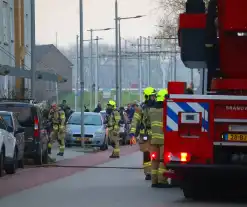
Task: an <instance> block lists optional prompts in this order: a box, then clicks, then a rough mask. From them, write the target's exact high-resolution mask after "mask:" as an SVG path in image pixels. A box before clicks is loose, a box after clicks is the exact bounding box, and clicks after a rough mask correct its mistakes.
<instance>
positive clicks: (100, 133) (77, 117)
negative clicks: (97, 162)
mask: <svg viewBox="0 0 247 207" xmlns="http://www.w3.org/2000/svg"><path fill="white" fill-rule="evenodd" d="M84 128H85V133H84V137H83V139H84V141H85V144H86V145H90V146H92V147H100V149H101V150H107V149H108V139H107V137H106V130H105V126H104V123H103V118H102V116H101V115H100V114H99V113H94V112H85V113H84ZM66 130H67V133H66V146H67V147H70V146H72V145H78V146H79V145H81V141H82V137H81V113H80V112H74V113H73V114H72V115H71V116H70V118H69V120H68V122H67V127H66Z"/></svg>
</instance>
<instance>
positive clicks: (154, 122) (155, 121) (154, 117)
mask: <svg viewBox="0 0 247 207" xmlns="http://www.w3.org/2000/svg"><path fill="white" fill-rule="evenodd" d="M149 116H150V121H151V131H152V136H151V137H152V138H151V144H158V145H163V144H164V132H163V109H162V108H158V109H157V108H151V109H150V111H149Z"/></svg>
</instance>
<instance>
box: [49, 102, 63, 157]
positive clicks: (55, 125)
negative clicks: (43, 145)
mask: <svg viewBox="0 0 247 207" xmlns="http://www.w3.org/2000/svg"><path fill="white" fill-rule="evenodd" d="M48 118H49V120H50V121H51V124H52V132H51V134H50V139H51V141H50V143H49V146H48V147H49V148H50V149H51V148H52V144H51V143H52V142H54V140H56V139H57V141H58V143H59V152H58V154H57V155H58V156H63V155H64V149H65V143H64V139H65V120H66V117H65V112H64V111H63V110H62V109H61V108H60V107H58V106H57V104H52V108H51V110H50V112H49V117H48Z"/></svg>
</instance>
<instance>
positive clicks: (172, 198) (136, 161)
mask: <svg viewBox="0 0 247 207" xmlns="http://www.w3.org/2000/svg"><path fill="white" fill-rule="evenodd" d="M99 155H100V154H99ZM140 163H141V154H140V153H139V152H135V153H133V154H130V155H127V156H124V157H121V158H120V159H119V160H113V161H110V162H107V163H104V164H102V165H98V166H102V167H104V166H115V167H118V166H121V167H122V166H125V167H129V166H132V167H140ZM60 170H63V169H61V168H60ZM30 179H32V178H30ZM0 188H4V186H2V185H1V184H0ZM246 205H247V203H236V202H224V201H222V200H221V201H217V202H216V201H214V202H209V201H198V202H195V201H188V200H185V199H184V198H183V195H182V192H181V191H180V189H178V188H174V189H152V188H151V187H150V181H145V180H144V179H143V173H142V172H141V170H120V169H88V170H85V171H80V172H76V174H73V175H70V176H67V177H63V178H60V179H58V180H55V181H50V182H48V183H45V184H42V185H39V186H36V187H33V188H31V189H28V190H23V191H21V192H18V193H16V194H12V195H9V196H7V197H3V198H1V199H0V206H3V207H13V206H18V207H34V206H35V207H44V206H51V207H68V206H69V207H82V206H88V207H91V206H92V207H109V206H114V207H126V206H127V207H194V206H203V207H207V206H210V207H221V206H222V207H223V206H224V207H226V206H231V207H237V206H246Z"/></svg>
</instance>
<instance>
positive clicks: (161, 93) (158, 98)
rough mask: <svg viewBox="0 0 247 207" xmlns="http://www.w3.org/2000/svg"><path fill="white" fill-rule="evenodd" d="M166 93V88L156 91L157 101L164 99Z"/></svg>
mask: <svg viewBox="0 0 247 207" xmlns="http://www.w3.org/2000/svg"><path fill="white" fill-rule="evenodd" d="M167 94H168V91H167V89H161V90H160V91H159V92H158V93H157V101H158V102H162V101H164V100H165V96H166V95H167Z"/></svg>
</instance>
